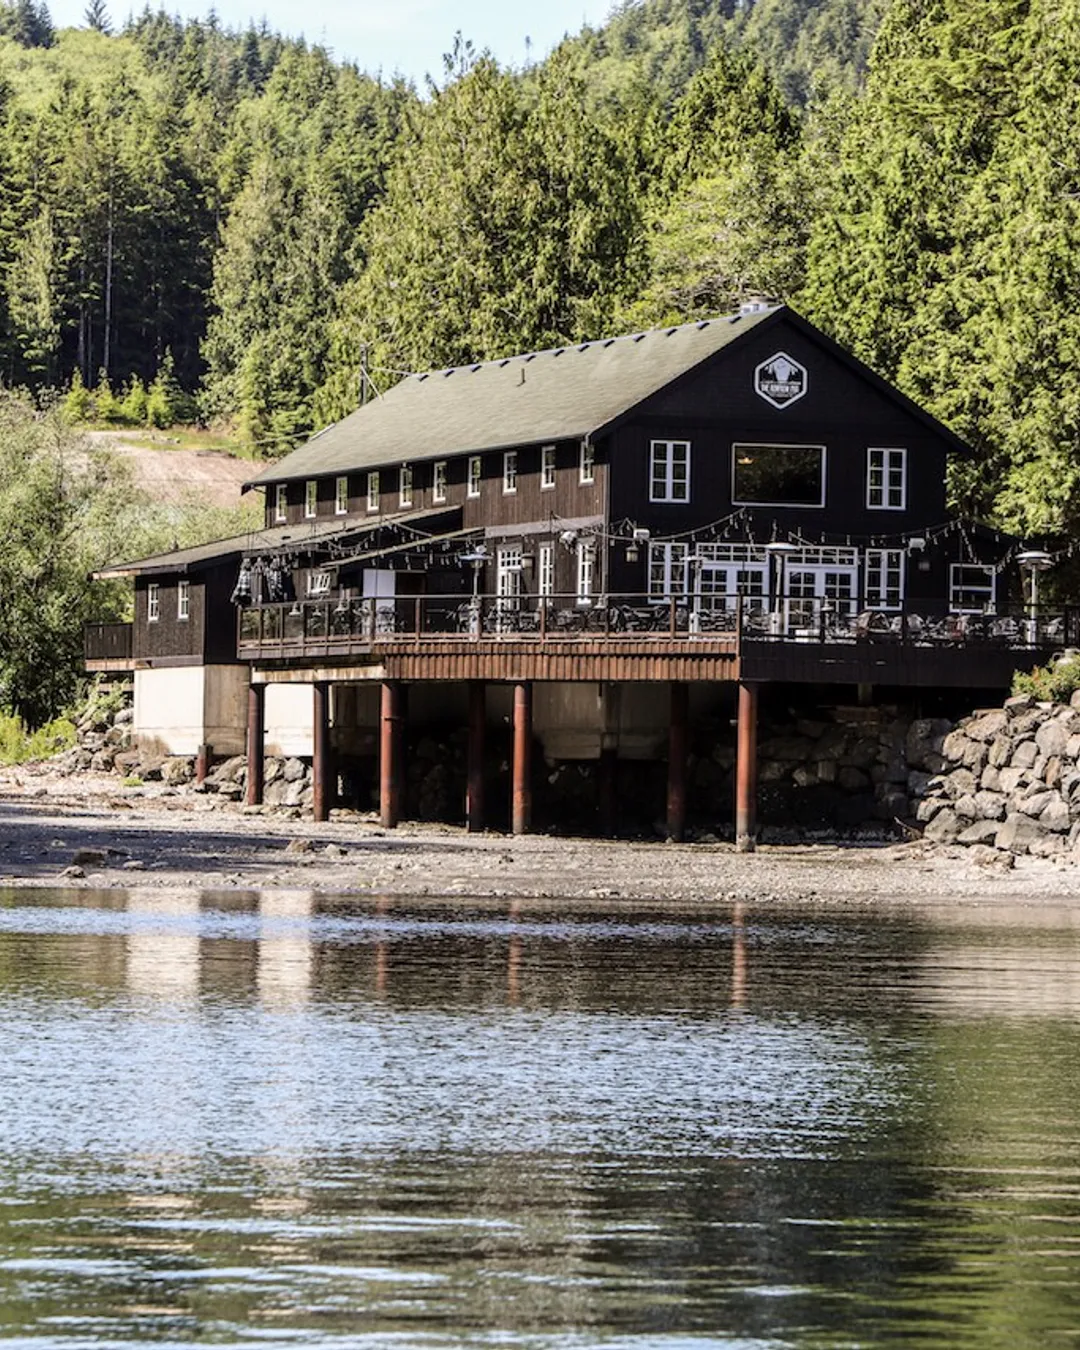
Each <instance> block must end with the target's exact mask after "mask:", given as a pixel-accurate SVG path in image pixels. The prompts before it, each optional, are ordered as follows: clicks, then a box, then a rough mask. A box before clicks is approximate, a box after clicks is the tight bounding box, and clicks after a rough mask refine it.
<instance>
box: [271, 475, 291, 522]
mask: <svg viewBox="0 0 1080 1350" xmlns="http://www.w3.org/2000/svg"><path fill="white" fill-rule="evenodd" d="M274 519H275V520H278V521H284V520H288V519H289V488H288V484H286V483H278V485H277V486H276V487H275V488H274Z"/></svg>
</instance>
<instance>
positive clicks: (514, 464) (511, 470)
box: [503, 450, 518, 497]
mask: <svg viewBox="0 0 1080 1350" xmlns="http://www.w3.org/2000/svg"><path fill="white" fill-rule="evenodd" d="M517 480H518V452H517V451H516V450H506V451H504V452H503V496H504V497H513V496H514V494H515V493H516V492H517Z"/></svg>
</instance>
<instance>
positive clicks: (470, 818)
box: [465, 680, 487, 834]
mask: <svg viewBox="0 0 1080 1350" xmlns="http://www.w3.org/2000/svg"><path fill="white" fill-rule="evenodd" d="M486 720H487V686H486V685H485V684H484V682H483V680H470V681H469V750H468V770H467V774H468V776H467V779H466V784H465V828H466V829H467V830H468V831H469V833H470V834H479V833H480V831H481V830H483V828H484V731H485V722H486Z"/></svg>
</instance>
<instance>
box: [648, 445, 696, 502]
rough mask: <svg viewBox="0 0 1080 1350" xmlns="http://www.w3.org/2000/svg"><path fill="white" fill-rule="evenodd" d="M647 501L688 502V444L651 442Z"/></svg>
mask: <svg viewBox="0 0 1080 1350" xmlns="http://www.w3.org/2000/svg"><path fill="white" fill-rule="evenodd" d="M649 500H650V501H651V502H688V501H689V500H690V442H689V441H653V442H652V444H651V445H650V447H649Z"/></svg>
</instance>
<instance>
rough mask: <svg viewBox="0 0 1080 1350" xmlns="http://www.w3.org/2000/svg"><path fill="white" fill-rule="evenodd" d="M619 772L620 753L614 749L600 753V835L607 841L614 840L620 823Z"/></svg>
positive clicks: (598, 770)
mask: <svg viewBox="0 0 1080 1350" xmlns="http://www.w3.org/2000/svg"><path fill="white" fill-rule="evenodd" d="M618 771H619V752H618V750H616V749H615V748H614V747H611V748H605V749H603V750H601V751H600V762H599V764H598V765H597V784H596V793H597V805H598V807H599V816H600V833H601V834H602V835H604V837H605V838H607V839H614V837H615V834H616V831H617V830H618V822H619V794H618V786H617V778H616V775H617V774H618Z"/></svg>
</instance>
